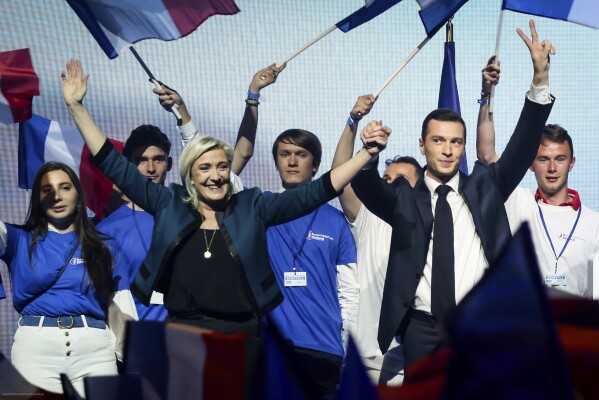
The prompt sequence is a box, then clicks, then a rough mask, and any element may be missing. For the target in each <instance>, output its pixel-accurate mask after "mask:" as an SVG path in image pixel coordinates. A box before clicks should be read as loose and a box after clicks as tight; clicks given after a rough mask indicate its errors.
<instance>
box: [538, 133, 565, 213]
mask: <svg viewBox="0 0 599 400" xmlns="http://www.w3.org/2000/svg"><path fill="white" fill-rule="evenodd" d="M575 162H576V158H574V157H572V151H571V149H570V146H569V145H568V143H567V142H563V143H559V142H553V141H550V140H546V139H543V140H542V141H541V145H540V146H539V150H538V152H537V157H536V158H535V160H534V161H533V163H532V165H531V166H530V170H531V171H533V172H534V173H535V178H536V179H537V185H538V186H539V192H540V193H541V195H542V196H543V197H544V198H545V199H546V200H547V201H548V202H549V204H552V203H553V202H555V203H556V204H561V203H565V202H567V201H568V174H569V173H570V171H571V170H572V168H573V167H574V163H575Z"/></svg>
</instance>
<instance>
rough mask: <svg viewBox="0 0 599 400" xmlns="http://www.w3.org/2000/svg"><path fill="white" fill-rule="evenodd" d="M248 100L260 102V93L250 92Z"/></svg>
mask: <svg viewBox="0 0 599 400" xmlns="http://www.w3.org/2000/svg"><path fill="white" fill-rule="evenodd" d="M248 98H249V99H254V100H260V93H252V92H250V91H248Z"/></svg>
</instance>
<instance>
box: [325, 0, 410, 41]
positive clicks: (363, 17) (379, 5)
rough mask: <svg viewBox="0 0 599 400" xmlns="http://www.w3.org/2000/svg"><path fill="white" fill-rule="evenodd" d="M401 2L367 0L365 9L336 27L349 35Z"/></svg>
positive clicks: (396, 0) (394, 0) (361, 9)
mask: <svg viewBox="0 0 599 400" xmlns="http://www.w3.org/2000/svg"><path fill="white" fill-rule="evenodd" d="M400 1H401V0H366V1H365V5H364V7H362V8H360V9H359V10H357V11H355V12H353V13H351V14H350V15H348V16H347V17H345V18H343V19H342V20H341V21H339V22H337V23H336V24H335V25H337V28H339V29H340V30H341V31H343V32H345V33H347V32H349V31H350V30H352V29H354V28H357V27H358V26H360V25H362V24H365V23H366V22H368V21H370V20H371V19H373V18H375V17H377V16H379V15H381V14H382V13H384V12H385V11H387V10H388V9H390V8H391V7H393V6H394V5H396V4H397V3H399V2H400Z"/></svg>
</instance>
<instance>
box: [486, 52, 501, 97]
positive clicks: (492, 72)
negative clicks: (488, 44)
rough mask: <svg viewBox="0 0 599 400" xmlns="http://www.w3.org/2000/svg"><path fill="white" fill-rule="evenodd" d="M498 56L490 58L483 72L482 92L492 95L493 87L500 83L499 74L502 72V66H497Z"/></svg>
mask: <svg viewBox="0 0 599 400" xmlns="http://www.w3.org/2000/svg"><path fill="white" fill-rule="evenodd" d="M495 58H496V56H492V57H491V58H489V61H488V62H487V65H486V66H485V67H484V68H483V70H482V79H483V82H482V91H483V92H485V93H491V89H493V86H496V85H497V84H498V83H499V74H500V72H501V68H500V65H501V64H497V65H495Z"/></svg>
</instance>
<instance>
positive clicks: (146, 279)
mask: <svg viewBox="0 0 599 400" xmlns="http://www.w3.org/2000/svg"><path fill="white" fill-rule="evenodd" d="M91 160H92V162H93V163H94V164H95V165H97V166H98V168H100V170H102V172H104V174H106V176H108V177H109V178H110V179H111V180H112V181H113V182H114V183H115V184H116V185H117V186H118V187H119V189H121V190H122V191H123V193H124V194H125V195H126V196H127V197H128V198H130V199H131V200H132V201H133V202H134V203H135V204H137V205H139V206H140V207H141V208H143V209H144V210H145V211H147V212H148V213H150V214H151V215H153V216H154V232H153V235H152V244H151V245H150V249H149V251H148V254H147V255H146V258H145V260H144V262H143V264H142V266H141V268H140V270H139V274H138V275H137V277H136V278H135V281H134V283H133V286H132V287H131V291H132V292H133V294H135V296H136V297H137V298H138V299H139V300H141V301H142V302H143V303H144V304H146V305H147V304H148V303H149V301H150V297H151V295H152V291H153V290H155V289H157V288H160V287H159V283H160V281H161V278H162V276H163V274H164V272H165V270H167V269H168V268H171V267H172V264H171V263H170V256H171V255H172V254H173V250H174V249H175V248H176V247H177V246H178V245H179V243H180V242H181V240H182V239H183V238H184V237H185V236H186V235H187V234H188V233H189V232H191V231H192V230H194V229H197V228H198V227H199V226H200V225H201V224H202V218H201V216H200V213H199V212H198V211H197V210H196V209H195V208H194V207H193V206H192V205H191V204H190V203H187V202H184V201H183V197H185V196H187V191H186V190H185V188H184V187H183V186H181V185H177V184H171V185H170V187H169V188H167V187H165V186H163V185H157V184H154V183H152V182H151V181H149V180H148V179H147V178H146V177H144V176H142V175H141V173H139V171H138V170H137V168H136V167H135V165H133V164H131V163H130V162H128V161H127V159H126V158H125V157H123V156H122V155H120V154H119V152H118V151H117V150H116V149H115V148H114V146H113V145H112V144H111V143H110V142H109V141H106V143H105V144H104V146H103V147H102V149H100V151H99V152H98V154H96V156H95V157H92V159H91ZM336 196H337V193H336V192H335V189H334V188H333V185H332V183H331V178H330V174H329V173H328V172H327V173H326V174H324V175H323V176H322V177H320V178H319V179H316V180H314V181H312V182H308V183H304V184H302V185H300V186H298V187H297V188H294V189H290V190H286V191H285V192H283V193H274V194H270V195H265V194H263V193H262V191H261V190H260V189H258V188H253V189H247V190H243V191H241V192H239V193H236V194H233V195H232V196H231V198H230V199H229V201H228V203H227V205H226V208H225V210H224V211H222V212H217V213H216V219H217V222H218V225H219V227H220V230H221V234H222V235H223V237H224V239H225V242H226V243H227V247H228V248H229V251H230V252H231V255H232V256H233V259H234V260H235V261H236V262H237V264H238V265H239V266H240V268H242V271H243V273H244V276H245V278H246V281H245V283H246V284H247V288H248V289H249V293H250V295H251V296H250V300H251V301H252V303H253V306H254V312H255V313H256V314H257V315H258V316H261V315H263V314H265V313H267V312H269V311H271V310H272V309H273V308H274V307H276V306H277V305H279V304H280V303H281V301H283V294H282V293H281V289H280V288H279V285H278V284H277V280H276V277H275V275H274V273H273V271H272V267H271V265H270V259H269V257H268V250H267V247H266V246H267V245H266V229H267V227H269V226H271V225H277V224H282V223H285V222H288V221H291V220H293V219H296V218H299V217H301V216H303V215H306V214H309V213H310V212H312V211H314V210H315V209H316V208H318V207H319V206H321V205H322V204H324V203H326V202H327V201H329V200H331V199H333V198H335V197H336ZM200 253H201V252H200V251H199V249H198V257H199V255H200ZM160 289H162V291H164V289H165V288H160Z"/></svg>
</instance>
